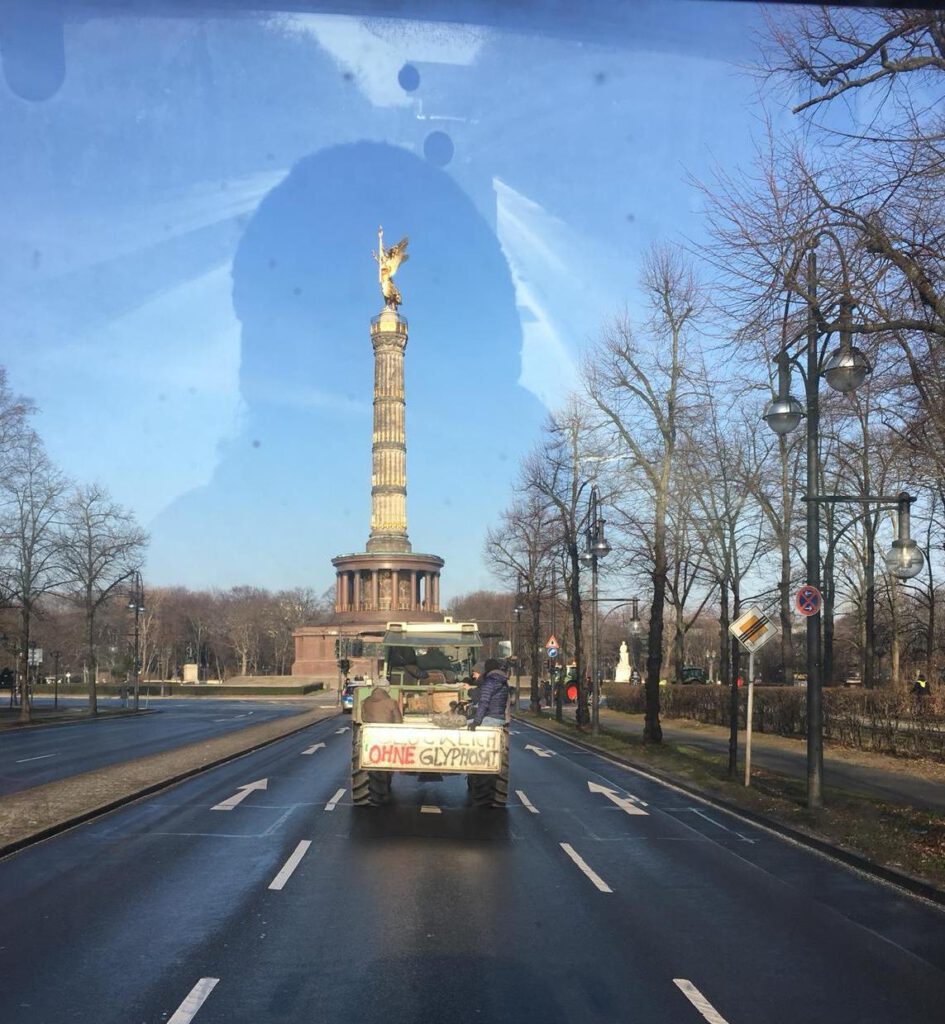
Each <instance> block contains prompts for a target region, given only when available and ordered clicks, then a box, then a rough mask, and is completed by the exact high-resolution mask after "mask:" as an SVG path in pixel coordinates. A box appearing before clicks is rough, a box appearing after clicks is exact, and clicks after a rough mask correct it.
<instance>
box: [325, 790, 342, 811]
mask: <svg viewBox="0 0 945 1024" xmlns="http://www.w3.org/2000/svg"><path fill="white" fill-rule="evenodd" d="M344 795H345V791H344V790H343V789H339V790H338V792H337V793H335V795H334V796H333V797H332V798H331V799H330V800H329V801H328V803H327V804H325V810H326V811H333V810H334V809H335V807H336V806H337V804H338V801H339V800H340V799H341V798H342V797H343V796H344Z"/></svg>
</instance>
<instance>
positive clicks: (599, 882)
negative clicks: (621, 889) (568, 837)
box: [560, 843, 614, 892]
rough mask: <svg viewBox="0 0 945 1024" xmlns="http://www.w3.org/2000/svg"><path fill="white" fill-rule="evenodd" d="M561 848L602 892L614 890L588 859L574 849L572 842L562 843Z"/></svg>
mask: <svg viewBox="0 0 945 1024" xmlns="http://www.w3.org/2000/svg"><path fill="white" fill-rule="evenodd" d="M560 846H561V849H562V850H564V852H565V853H566V854H567V855H568V856H569V857H570V858H571V860H573V861H574V863H575V864H577V866H578V867H579V868H580V869H581V870H582V871H583V872H584V874H585V875H587V877H588V878H589V879H590V880H591V881H592V882H593V883H594V885H596V886H597V888H598V889H600V891H601V892H613V891H614V890H613V889H611V887H610V886H609V885H608V884H607V883H606V882H605V881H604V880H603V878H601V877H600V875H599V874H597V872H596V871H594V870H593V868H591V867H590V866H589V865H588V863H587V861H585V860H584V858H583V857H582V856H581V855H580V854H579V853H578V852H577V850H575V849H574V847H573V846H572V845H571V844H570V843H561V844H560Z"/></svg>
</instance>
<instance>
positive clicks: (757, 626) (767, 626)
mask: <svg viewBox="0 0 945 1024" xmlns="http://www.w3.org/2000/svg"><path fill="white" fill-rule="evenodd" d="M728 631H729V633H731V634H732V636H733V637H735V639H736V640H737V641H738V642H739V643H740V644H741V645H742V647H744V648H745V650H746V651H749V652H751V653H754V652H755V651H760V650H761V648H762V647H764V645H765V644H766V643H767V642H768V641H769V640H770V639H771V638H772V637H773V636H776V635H777V632H778V628H777V626H775V624H774V623H773V622H772V621H771V619H769V618H768V616H767V615H765V613H764V612H763V611H762V610H761V609H760V608H756V607H755V606H754V605H753V606H752V607H751V608H749V609H748V611H747V612H744V613H743V614H742V615H739V616H738V618H737V619H736V620H735V621H734V622H733V623H732V624H731V626H729V627H728Z"/></svg>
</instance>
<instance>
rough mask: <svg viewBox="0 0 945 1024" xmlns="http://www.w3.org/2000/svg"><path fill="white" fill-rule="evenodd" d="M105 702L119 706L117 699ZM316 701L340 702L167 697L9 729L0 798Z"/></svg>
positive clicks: (0, 739)
mask: <svg viewBox="0 0 945 1024" xmlns="http://www.w3.org/2000/svg"><path fill="white" fill-rule="evenodd" d="M101 703H103V704H104V705H105V706H106V707H111V706H118V701H117V700H115V701H103V702H101ZM312 704H314V705H315V706H319V705H322V704H324V705H325V706H330V707H334V706H336V705H335V703H334V698H333V696H332V695H329V694H325V695H324V696H323V697H320V698H315V699H314V700H313V701H306V702H302V701H276V700H272V701H266V700H258V699H257V700H212V699H199V700H197V699H191V700H162V701H152V702H151V707H152V708H153V709H155V710H153V711H150V712H149V713H148V714H142V715H139V716H127V717H124V716H123V717H120V718H107V719H102V720H100V721H92V720H86V721H79V722H68V723H61V724H56V725H43V726H37V727H35V728H30V729H15V730H14V729H11V730H6V731H4V732H3V733H2V734H0V796H3V795H5V794H7V793H16V792H18V791H20V790H23V789H29V788H31V787H32V786H41V785H42V784H43V783H45V782H53V781H54V780H56V779H62V778H67V777H68V776H71V775H77V774H79V773H80V772H86V771H91V770H92V769H94V768H104V767H106V766H107V765H110V764H119V763H121V762H122V761H128V760H130V759H131V758H135V757H143V756H145V755H147V754H158V753H161V752H162V751H165V750H172V749H173V748H175V747H180V746H184V745H185V744H188V743H196V742H199V741H200V740H206V739H211V738H213V737H214V736H222V735H225V734H226V733H228V732H233V731H235V730H237V729H245V728H246V727H247V726H249V725H261V724H262V723H264V722H269V721H272V720H273V719H275V718H281V717H283V716H284V715H291V714H294V713H296V712H298V711H300V710H302V709H303V708H307V707H309V706H311V705H312ZM0 1019H2V1018H0Z"/></svg>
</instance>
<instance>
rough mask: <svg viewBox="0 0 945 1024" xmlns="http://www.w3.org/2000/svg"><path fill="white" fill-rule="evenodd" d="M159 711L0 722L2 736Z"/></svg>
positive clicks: (149, 709)
mask: <svg viewBox="0 0 945 1024" xmlns="http://www.w3.org/2000/svg"><path fill="white" fill-rule="evenodd" d="M157 711H158V709H157V708H141V709H139V710H138V711H132V710H130V709H127V710H126V709H125V708H122V709H121V710H120V711H114V712H112V711H109V712H108V714H104V715H102V714H99V715H85V716H79V715H77V716H76V717H75V718H62V719H58V720H56V719H54V720H52V721H43V720H42V719H40V720H39V721H36V722H26V723H23V724H21V723H19V722H14V723H12V724H10V723H6V722H0V735H2V734H3V733H7V732H19V731H20V730H21V729H22V730H29V729H55V728H57V727H59V726H63V725H81V724H84V723H86V722H111V721H113V720H114V719H116V718H141V716H142V715H153V714H155V713H156V712H157Z"/></svg>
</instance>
